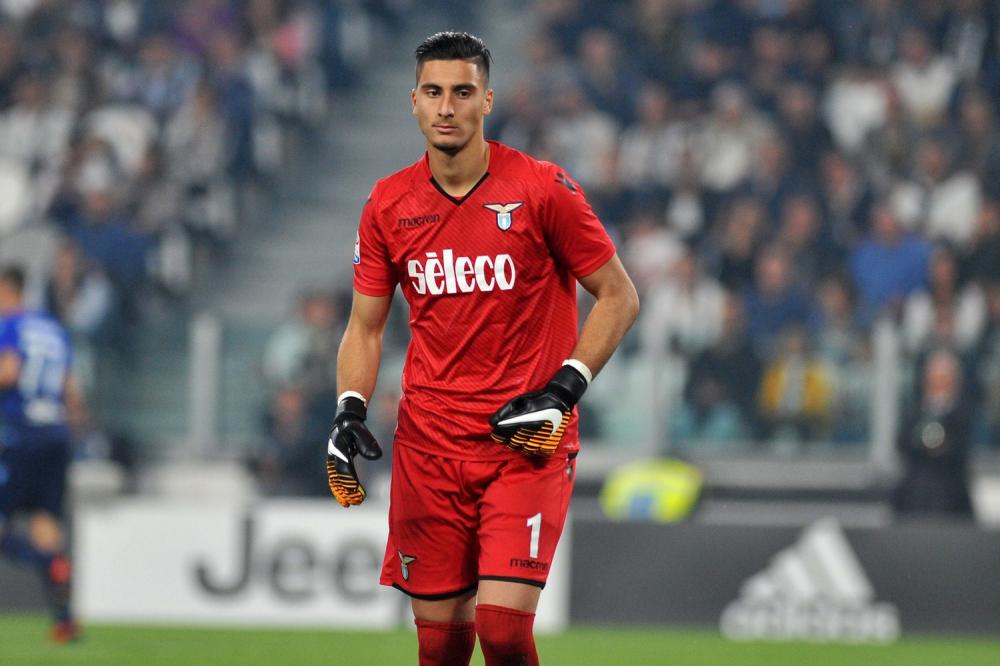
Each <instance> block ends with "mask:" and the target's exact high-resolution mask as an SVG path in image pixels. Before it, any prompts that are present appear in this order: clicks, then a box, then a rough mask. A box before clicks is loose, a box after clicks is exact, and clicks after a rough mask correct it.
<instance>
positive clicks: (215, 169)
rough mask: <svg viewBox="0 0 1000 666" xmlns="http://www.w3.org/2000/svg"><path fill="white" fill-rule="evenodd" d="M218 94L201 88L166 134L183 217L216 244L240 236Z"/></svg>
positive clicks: (192, 227) (168, 157)
mask: <svg viewBox="0 0 1000 666" xmlns="http://www.w3.org/2000/svg"><path fill="white" fill-rule="evenodd" d="M216 95H217V93H216V92H215V91H214V90H213V89H212V88H211V87H210V86H209V85H208V84H207V83H201V84H199V85H198V86H197V87H196V88H195V90H194V94H193V95H192V96H191V97H190V98H188V100H187V101H186V102H185V103H184V105H183V106H182V107H181V108H180V109H179V110H178V112H177V113H176V114H175V115H174V116H173V117H172V118H171V119H170V121H169V122H168V124H167V127H166V130H165V132H164V148H165V154H166V157H167V163H168V164H169V169H170V177H171V179H172V180H173V181H174V182H175V183H176V184H177V185H178V186H179V188H180V190H181V192H182V193H183V199H182V201H183V202H184V204H183V210H182V211H181V215H182V217H183V219H184V222H185V224H186V225H187V226H188V227H189V228H190V229H191V231H192V232H194V233H195V234H198V235H202V236H204V237H206V238H208V239H211V240H214V241H220V240H228V239H230V238H231V237H232V235H233V234H234V233H235V225H236V202H235V194H234V192H233V185H232V182H231V181H230V179H229V178H227V177H226V175H225V174H226V170H227V168H228V167H229V166H230V165H231V162H230V161H229V160H230V157H229V152H228V151H229V147H228V145H227V141H228V139H227V129H226V123H225V121H224V118H223V116H222V115H221V112H220V108H219V105H218V100H217V97H216Z"/></svg>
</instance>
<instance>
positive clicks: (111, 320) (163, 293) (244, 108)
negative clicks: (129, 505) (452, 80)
mask: <svg viewBox="0 0 1000 666" xmlns="http://www.w3.org/2000/svg"><path fill="white" fill-rule="evenodd" d="M397 20H398V17H397V16H395V15H394V14H393V12H392V11H391V10H390V8H389V6H388V5H386V4H385V3H382V2H377V1H372V2H364V3H356V4H354V3H351V4H345V3H331V2H319V1H315V2H314V1H312V0H252V1H249V2H235V1H232V0H177V1H171V2H155V1H153V0H117V1H115V2H106V1H102V0H27V1H23V2H2V3H0V259H2V260H3V261H4V262H17V263H20V264H23V265H25V267H26V268H27V269H28V272H29V298H28V303H29V305H31V306H33V307H44V308H46V309H48V310H50V311H51V312H52V313H53V314H54V315H56V316H57V317H58V318H59V320H60V321H61V322H62V323H63V324H65V325H66V326H67V328H68V329H69V330H70V331H71V332H72V335H73V339H74V340H73V342H74V347H75V350H76V351H75V358H76V365H77V366H78V368H77V369H78V371H79V374H80V376H81V378H82V380H83V383H84V385H85V387H87V389H88V390H90V391H95V392H96V391H99V387H100V385H101V382H107V381H108V377H107V376H102V375H106V374H107V373H105V372H104V371H103V370H102V368H105V367H106V366H107V365H108V364H107V361H108V359H114V361H113V363H114V367H115V368H118V367H120V366H121V357H122V356H123V355H125V356H127V355H128V353H129V349H130V348H131V344H130V343H131V340H130V338H132V337H133V336H134V335H135V332H136V330H138V329H137V326H136V324H139V323H142V322H149V321H156V320H158V319H163V318H164V316H166V317H170V316H173V315H174V314H175V313H177V312H183V311H184V309H185V307H186V305H187V304H188V303H189V302H190V296H191V294H192V293H194V292H195V291H196V290H197V289H199V288H201V287H203V286H204V285H205V284H207V282H208V280H209V278H210V277H211V275H212V271H213V270H214V267H215V266H217V265H219V264H220V263H222V262H224V261H225V259H226V254H227V249H228V247H230V245H231V244H232V242H233V240H234V239H235V238H236V237H237V236H238V235H239V234H240V233H242V232H244V230H245V229H246V228H249V227H251V226H252V225H253V223H254V213H255V211H259V210H261V208H262V207H261V205H260V204H261V203H263V202H266V201H267V200H268V198H269V197H271V196H272V192H273V186H274V184H275V183H276V182H277V180H278V179H277V176H278V172H279V168H281V167H282V165H284V164H287V163H288V162H289V161H290V160H294V159H295V158H296V156H297V155H300V154H302V153H303V152H304V150H305V148H304V147H305V146H307V145H308V144H309V139H310V137H312V136H314V134H315V132H317V131H318V130H319V129H320V127H321V124H322V123H323V122H325V120H326V113H327V110H328V108H329V104H330V101H331V100H332V99H335V98H336V95H337V94H338V93H339V91H340V90H342V89H343V88H344V87H345V86H348V85H350V84H353V83H354V82H356V81H357V80H359V79H360V78H361V77H363V75H364V71H363V66H364V57H365V54H366V53H367V49H368V48H369V45H366V44H364V43H363V40H362V42H358V36H359V35H360V36H365V35H367V36H368V37H372V24H373V23H375V22H380V23H382V24H384V25H386V26H387V27H388V28H390V29H391V28H392V27H393V22H394V21H397ZM351 35H354V38H353V41H352V38H351ZM125 365H126V366H127V365H128V364H127V359H126V363H125ZM115 372H116V371H111V373H110V374H111V375H115ZM95 425H96V424H95ZM95 434H99V433H95ZM100 439H101V438H100V437H98V440H100Z"/></svg>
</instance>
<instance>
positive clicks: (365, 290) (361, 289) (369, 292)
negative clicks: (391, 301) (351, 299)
mask: <svg viewBox="0 0 1000 666" xmlns="http://www.w3.org/2000/svg"><path fill="white" fill-rule="evenodd" d="M354 288H355V289H356V290H357V291H358V293H361V294H364V295H365V296H390V295H392V293H393V292H394V291H396V287H395V285H394V286H393V287H392V288H386V289H385V290H379V289H377V288H374V287H368V286H366V285H359V284H358V283H357V282H355V283H354Z"/></svg>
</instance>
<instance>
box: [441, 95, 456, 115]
mask: <svg viewBox="0 0 1000 666" xmlns="http://www.w3.org/2000/svg"><path fill="white" fill-rule="evenodd" d="M437 113H438V116H440V117H442V118H451V117H452V116H454V115H455V107H454V105H453V104H452V100H451V95H449V94H447V93H445V94H444V95H441V102H440V103H439V104H438V112H437Z"/></svg>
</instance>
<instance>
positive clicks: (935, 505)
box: [893, 349, 972, 518]
mask: <svg viewBox="0 0 1000 666" xmlns="http://www.w3.org/2000/svg"><path fill="white" fill-rule="evenodd" d="M920 377H921V379H920V382H921V390H920V398H919V402H918V404H916V405H914V406H913V408H912V409H911V410H910V412H909V414H908V415H907V416H906V418H905V419H904V421H903V427H902V428H901V429H900V436H899V450H900V452H901V453H902V455H903V459H904V463H905V472H904V475H903V478H902V480H901V481H900V484H899V486H898V487H897V488H896V492H895V494H894V497H893V505H894V506H895V509H896V511H897V512H898V513H899V514H900V515H932V516H933V515H936V516H939V517H945V516H947V517H951V518H955V517H965V518H972V501H971V499H970V496H969V480H968V470H967V465H968V455H969V444H970V434H971V433H970V419H969V410H968V408H969V405H968V404H967V401H966V399H965V393H964V391H965V384H964V379H963V374H962V366H961V363H960V362H959V360H958V357H957V356H955V354H954V353H952V352H950V351H947V350H943V349H941V350H937V351H934V352H932V353H931V354H930V356H928V358H927V360H926V362H925V363H924V366H923V369H922V372H921V375H920Z"/></svg>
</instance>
